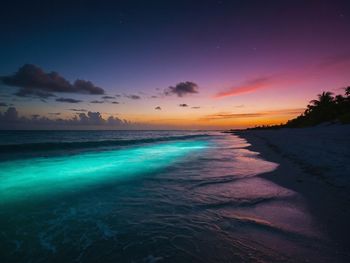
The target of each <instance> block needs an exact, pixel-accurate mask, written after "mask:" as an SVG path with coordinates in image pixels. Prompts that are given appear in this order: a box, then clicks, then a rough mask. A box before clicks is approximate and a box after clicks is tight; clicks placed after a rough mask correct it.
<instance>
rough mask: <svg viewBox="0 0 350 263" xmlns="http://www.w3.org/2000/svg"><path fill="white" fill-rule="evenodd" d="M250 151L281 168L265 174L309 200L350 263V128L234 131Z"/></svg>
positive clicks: (312, 212)
mask: <svg viewBox="0 0 350 263" xmlns="http://www.w3.org/2000/svg"><path fill="white" fill-rule="evenodd" d="M234 134H235V135H239V136H240V137H242V138H245V139H246V140H247V141H248V142H249V143H250V144H251V145H250V146H249V147H248V149H250V150H252V151H256V152H259V153H260V157H261V158H263V159H265V160H268V161H271V162H276V163H278V164H279V167H278V168H277V169H276V170H274V171H272V172H269V173H265V174H263V175H261V176H262V177H264V178H267V179H269V180H271V181H273V182H275V183H276V184H278V185H280V186H282V187H285V188H288V189H292V190H293V191H295V192H297V193H299V194H300V195H301V196H303V198H304V200H305V202H306V203H307V206H308V208H309V211H310V212H311V214H312V215H313V217H314V218H316V219H317V225H318V227H319V229H321V230H322V231H323V232H324V233H327V235H328V236H329V237H330V239H331V240H333V241H334V243H335V244H337V249H338V251H337V253H339V254H342V255H343V256H344V258H345V259H349V254H347V252H346V251H349V248H350V243H349V241H348V240H349V235H350V230H349V227H348V222H349V220H350V193H349V187H350V177H349V176H350V162H349V160H350V140H349V135H350V125H328V126H327V125H325V126H319V127H311V128H299V129H287V128H284V129H278V130H277V129H276V130H246V131H237V132H234Z"/></svg>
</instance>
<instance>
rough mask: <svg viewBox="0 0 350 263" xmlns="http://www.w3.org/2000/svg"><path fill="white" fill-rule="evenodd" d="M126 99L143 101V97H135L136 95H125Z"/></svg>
mask: <svg viewBox="0 0 350 263" xmlns="http://www.w3.org/2000/svg"><path fill="white" fill-rule="evenodd" d="M125 97H126V98H129V99H132V100H139V99H141V97H140V96H139V95H134V94H131V95H125Z"/></svg>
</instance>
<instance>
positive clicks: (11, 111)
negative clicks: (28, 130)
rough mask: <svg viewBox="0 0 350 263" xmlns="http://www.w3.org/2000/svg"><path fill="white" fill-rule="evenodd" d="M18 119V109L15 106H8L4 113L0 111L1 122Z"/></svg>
mask: <svg viewBox="0 0 350 263" xmlns="http://www.w3.org/2000/svg"><path fill="white" fill-rule="evenodd" d="M18 119H19V117H18V111H17V110H16V108H15V107H9V108H8V109H7V110H6V111H5V112H4V113H0V120H1V121H2V122H9V123H13V122H16V121H17V120H18Z"/></svg>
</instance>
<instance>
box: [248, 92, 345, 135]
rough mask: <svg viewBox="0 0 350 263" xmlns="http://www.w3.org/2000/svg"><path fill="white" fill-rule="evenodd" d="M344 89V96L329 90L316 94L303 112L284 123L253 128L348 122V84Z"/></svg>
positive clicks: (294, 126)
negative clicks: (334, 94) (315, 97)
mask: <svg viewBox="0 0 350 263" xmlns="http://www.w3.org/2000/svg"><path fill="white" fill-rule="evenodd" d="M344 90H345V96H343V95H340V94H339V95H336V96H335V97H334V96H333V93H332V92H329V91H324V92H322V93H321V94H318V95H317V97H318V98H317V99H315V100H312V101H310V104H308V105H307V107H306V109H305V111H304V112H303V114H301V115H299V116H298V117H296V118H294V119H292V120H289V121H287V123H286V124H284V125H282V124H281V125H273V126H258V127H255V128H253V129H276V128H282V127H290V128H296V127H308V126H314V125H317V124H320V123H323V122H333V121H338V122H339V121H340V122H342V123H350V86H349V87H346V88H345V89H344Z"/></svg>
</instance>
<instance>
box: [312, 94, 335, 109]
mask: <svg viewBox="0 0 350 263" xmlns="http://www.w3.org/2000/svg"><path fill="white" fill-rule="evenodd" d="M332 95H333V93H332V92H329V91H324V92H322V93H321V94H318V95H317V96H318V100H312V101H310V103H312V104H313V105H314V106H316V107H320V106H321V107H322V106H325V105H330V104H332V103H333V102H334V97H333V96H332Z"/></svg>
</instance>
